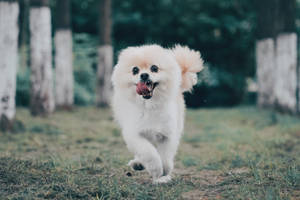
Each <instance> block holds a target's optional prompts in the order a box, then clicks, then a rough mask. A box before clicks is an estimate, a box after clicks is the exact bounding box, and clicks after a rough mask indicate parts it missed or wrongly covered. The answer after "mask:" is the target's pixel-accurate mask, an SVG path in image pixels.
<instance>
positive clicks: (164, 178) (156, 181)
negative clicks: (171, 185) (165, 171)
mask: <svg viewBox="0 0 300 200" xmlns="http://www.w3.org/2000/svg"><path fill="white" fill-rule="evenodd" d="M171 180H172V177H171V176H170V175H166V176H161V177H159V178H157V179H154V180H153V183H154V184H162V183H168V182H170V181H171Z"/></svg>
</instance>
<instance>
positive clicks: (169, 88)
mask: <svg viewBox="0 0 300 200" xmlns="http://www.w3.org/2000/svg"><path fill="white" fill-rule="evenodd" d="M202 68H203V61H202V59H201V56H200V53H199V52H197V51H194V50H191V49H189V48H188V47H182V46H180V45H177V46H175V47H174V48H173V49H165V48H163V47H161V46H159V45H144V46H138V47H128V48H126V49H124V50H122V51H121V53H120V55H119V58H118V63H117V65H116V66H115V68H114V71H113V75H112V82H113V88H114V95H113V99H112V108H113V112H114V116H115V119H116V121H117V122H118V123H119V125H120V126H121V129H122V135H123V138H124V140H125V143H126V145H127V147H128V149H129V151H131V152H132V153H133V154H134V159H133V160H131V161H129V163H128V165H129V166H130V167H132V168H133V169H134V170H143V169H146V170H147V171H148V172H149V174H150V175H151V176H152V178H153V182H154V183H166V182H168V181H170V180H171V172H172V170H173V166H174V157H175V154H176V151H177V148H178V145H179V141H180V138H181V135H182V132H183V126H184V110H185V103H184V98H183V92H185V91H191V89H192V87H193V85H195V84H196V83H197V74H196V73H197V72H200V71H201V70H202Z"/></svg>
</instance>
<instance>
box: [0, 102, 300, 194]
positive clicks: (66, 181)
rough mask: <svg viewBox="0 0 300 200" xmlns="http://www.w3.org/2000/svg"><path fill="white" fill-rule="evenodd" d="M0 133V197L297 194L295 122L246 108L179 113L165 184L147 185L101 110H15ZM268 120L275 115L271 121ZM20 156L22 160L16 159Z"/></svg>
mask: <svg viewBox="0 0 300 200" xmlns="http://www.w3.org/2000/svg"><path fill="white" fill-rule="evenodd" d="M16 117H17V120H21V121H22V122H23V124H24V126H25V127H26V128H24V129H23V132H19V133H15V134H9V133H2V132H1V131H0V137H1V140H0V199H46V198H48V199H299V197H300V196H299V186H300V158H299V152H300V145H299V142H300V138H299V130H300V121H299V119H298V118H296V117H291V116H288V115H281V114H277V113H273V112H270V111H261V110H258V109H256V108H254V107H239V108H234V109H201V110H187V120H186V126H185V127H186V128H185V134H184V136H183V139H182V141H181V145H180V148H179V150H178V154H177V156H176V162H175V169H176V170H175V174H174V179H173V181H172V182H171V183H169V184H165V185H159V186H156V185H152V184H151V179H150V177H149V175H148V173H147V172H145V171H142V172H140V171H139V172H137V171H132V170H130V169H129V168H128V167H127V166H126V163H127V162H128V161H129V159H132V155H131V154H130V153H129V152H128V151H127V148H126V145H125V144H124V142H123V139H122V137H121V136H120V132H119V129H118V128H117V127H116V124H115V122H114V121H113V120H112V116H111V112H110V110H108V109H95V108H94V107H84V108H76V109H75V110H73V111H72V112H63V111H60V112H56V113H54V114H53V115H51V116H50V117H49V118H47V119H46V118H36V117H32V116H31V115H30V113H29V111H28V110H27V109H21V108H19V109H18V110H17V116H16ZM274 119H276V120H274ZM20 158H22V159H20Z"/></svg>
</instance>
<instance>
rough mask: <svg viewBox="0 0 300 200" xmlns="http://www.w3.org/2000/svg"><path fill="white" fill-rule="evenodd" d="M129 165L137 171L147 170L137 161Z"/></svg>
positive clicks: (132, 161) (130, 162)
mask: <svg viewBox="0 0 300 200" xmlns="http://www.w3.org/2000/svg"><path fill="white" fill-rule="evenodd" d="M127 165H128V166H130V167H131V168H132V169H133V170H136V171H142V170H144V169H145V167H144V166H143V165H142V163H140V162H139V161H137V160H136V159H134V160H131V161H129V163H128V164H127Z"/></svg>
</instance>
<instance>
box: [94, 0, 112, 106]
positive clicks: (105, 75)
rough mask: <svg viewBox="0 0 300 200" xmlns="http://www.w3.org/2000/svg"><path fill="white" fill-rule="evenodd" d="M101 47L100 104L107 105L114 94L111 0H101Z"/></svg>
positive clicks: (99, 71) (99, 73) (98, 88)
mask: <svg viewBox="0 0 300 200" xmlns="http://www.w3.org/2000/svg"><path fill="white" fill-rule="evenodd" d="M99 23H100V24H99V48H98V57H99V59H98V72H97V92H96V93H97V97H96V102H97V105H98V106H107V105H108V104H109V102H110V98H111V94H112V92H111V91H112V85H111V80H110V79H111V74H112V67H113V48H112V45H111V0H100V19H99Z"/></svg>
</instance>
